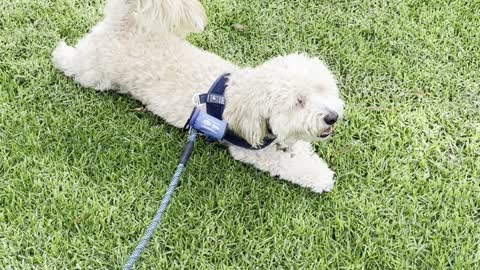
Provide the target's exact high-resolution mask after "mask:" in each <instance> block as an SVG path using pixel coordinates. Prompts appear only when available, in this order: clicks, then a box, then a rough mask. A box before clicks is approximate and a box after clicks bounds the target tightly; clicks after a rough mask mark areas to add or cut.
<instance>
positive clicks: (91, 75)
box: [52, 41, 112, 90]
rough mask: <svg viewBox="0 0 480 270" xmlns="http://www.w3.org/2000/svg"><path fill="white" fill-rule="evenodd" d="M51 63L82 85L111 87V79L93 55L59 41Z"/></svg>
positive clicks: (99, 87) (101, 87) (104, 88)
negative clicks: (100, 67)
mask: <svg viewBox="0 0 480 270" xmlns="http://www.w3.org/2000/svg"><path fill="white" fill-rule="evenodd" d="M52 59H53V65H54V66H55V67H56V68H57V69H59V70H61V71H63V73H65V75H67V76H69V77H73V78H74V79H75V81H77V82H78V83H80V84H81V85H82V86H84V87H91V88H94V89H97V90H108V89H110V88H111V87H112V83H111V81H110V80H109V79H108V78H107V77H106V76H105V74H103V72H102V71H101V70H100V69H99V68H98V65H96V63H95V62H96V59H95V55H92V54H90V53H88V52H85V51H84V50H82V48H79V47H78V45H77V47H75V48H74V47H70V46H68V45H67V44H65V42H63V41H60V42H59V43H58V45H57V47H56V48H55V50H54V51H53V53H52Z"/></svg>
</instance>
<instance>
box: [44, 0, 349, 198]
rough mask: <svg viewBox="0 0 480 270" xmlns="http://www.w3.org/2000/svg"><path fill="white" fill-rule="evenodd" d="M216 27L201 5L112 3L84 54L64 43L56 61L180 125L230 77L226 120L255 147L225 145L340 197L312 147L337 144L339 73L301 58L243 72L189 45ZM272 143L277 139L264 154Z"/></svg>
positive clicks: (167, 0)
mask: <svg viewBox="0 0 480 270" xmlns="http://www.w3.org/2000/svg"><path fill="white" fill-rule="evenodd" d="M206 24H207V17H206V13H205V10H204V8H203V6H202V4H201V3H200V2H198V1H197V0H108V1H107V3H106V6H105V9H104V18H103V20H102V21H100V22H99V23H98V24H97V25H96V26H95V27H94V28H93V29H92V30H91V31H90V32H89V33H88V34H87V35H85V36H84V37H83V38H82V39H81V40H80V41H79V42H78V43H77V45H76V46H75V47H71V46H68V45H67V44H66V43H65V42H63V41H60V42H59V43H58V45H57V47H56V48H55V49H54V51H53V53H52V60H53V64H54V66H55V67H56V68H57V69H59V70H60V71H62V72H63V73H64V74H65V75H66V76H69V77H72V78H73V79H74V80H75V81H76V82H78V83H80V84H81V85H82V86H84V87H88V88H94V89H96V90H99V91H105V90H116V91H118V92H120V93H124V94H129V95H130V96H132V97H133V98H135V99H137V100H139V101H140V102H142V103H143V104H144V105H145V108H146V109H147V110H149V111H151V112H152V113H154V114H156V115H158V116H160V117H161V118H163V119H164V120H165V121H166V122H168V123H169V124H171V125H173V126H175V127H178V128H182V127H184V124H185V122H186V121H187V120H188V119H189V116H190V112H191V110H192V108H193V106H194V104H193V103H192V97H193V96H195V94H196V93H198V92H206V91H207V90H208V89H209V88H210V86H211V85H212V84H213V83H214V82H215V80H216V79H217V78H218V77H219V76H220V75H221V74H224V73H228V74H229V76H228V83H227V84H226V86H225V87H226V89H225V96H224V97H225V100H226V104H225V108H224V112H223V120H224V121H225V122H227V123H228V128H229V130H230V131H231V132H232V133H233V134H235V135H236V136H238V137H240V138H241V139H243V140H244V141H245V142H247V143H248V144H249V145H250V146H251V147H250V148H245V147H240V146H237V145H234V144H231V143H228V142H225V145H226V146H227V147H228V149H229V152H230V154H231V155H232V157H233V158H234V159H236V160H239V161H242V162H245V163H248V164H251V165H253V166H255V167H256V168H258V169H260V170H263V171H266V172H268V173H270V174H271V175H272V176H277V177H279V178H281V179H284V180H287V181H290V182H292V183H295V184H298V185H300V186H303V187H306V188H309V189H310V190H312V191H313V192H317V193H322V192H327V191H331V190H332V188H333V186H334V172H333V171H332V170H330V169H329V168H328V166H327V164H326V163H325V162H324V161H323V160H322V159H321V158H320V157H318V155H317V154H316V153H315V152H314V150H313V148H312V145H311V144H312V143H314V142H319V141H325V140H327V139H329V138H330V137H331V136H332V134H333V125H334V124H335V123H336V122H337V121H339V120H340V119H341V118H342V116H343V109H344V101H343V100H342V99H341V98H340V96H339V90H338V87H337V82H336V80H335V78H334V76H333V75H332V73H331V71H330V70H329V69H328V67H327V66H326V65H325V64H324V63H323V62H322V61H321V60H320V59H318V58H315V57H310V56H307V55H305V54H298V53H294V54H289V55H285V56H278V57H275V58H272V59H270V60H268V61H266V62H264V63H263V64H260V65H258V66H255V67H239V66H237V65H235V64H233V63H231V62H229V61H226V60H224V59H222V58H221V57H219V56H217V55H215V54H213V53H210V52H207V51H204V50H202V49H200V48H197V47H195V46H193V45H191V44H190V43H189V42H188V41H187V40H186V39H185V38H186V37H187V35H188V34H190V33H200V32H202V31H203V30H204V28H205V26H206ZM267 136H270V137H273V138H274V141H273V143H271V144H270V145H268V146H267V147H264V148H262V142H263V141H264V139H265V138H266V137H267Z"/></svg>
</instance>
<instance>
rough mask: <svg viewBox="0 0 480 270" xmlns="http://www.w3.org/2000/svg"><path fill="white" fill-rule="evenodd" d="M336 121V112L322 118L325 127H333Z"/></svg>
mask: <svg viewBox="0 0 480 270" xmlns="http://www.w3.org/2000/svg"><path fill="white" fill-rule="evenodd" d="M337 120H338V113H336V112H329V113H328V114H327V115H326V116H325V117H324V118H323V121H325V123H327V125H333V124H335V122H337Z"/></svg>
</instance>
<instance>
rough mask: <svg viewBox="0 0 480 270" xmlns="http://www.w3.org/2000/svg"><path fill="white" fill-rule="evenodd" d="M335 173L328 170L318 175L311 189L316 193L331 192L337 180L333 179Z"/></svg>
mask: <svg viewBox="0 0 480 270" xmlns="http://www.w3.org/2000/svg"><path fill="white" fill-rule="evenodd" d="M333 176H334V172H333V171H331V170H330V169H328V171H324V172H322V173H321V174H319V175H317V177H316V179H315V181H313V182H312V185H311V186H310V189H311V190H312V191H313V192H316V193H323V192H330V191H332V190H333V186H334V184H335V180H334V178H333Z"/></svg>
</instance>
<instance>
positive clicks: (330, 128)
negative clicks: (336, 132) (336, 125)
mask: <svg viewBox="0 0 480 270" xmlns="http://www.w3.org/2000/svg"><path fill="white" fill-rule="evenodd" d="M332 133H333V128H332V127H328V128H327V129H325V130H324V131H323V133H322V134H320V135H319V137H320V138H322V139H324V138H327V137H328V136H330V135H332Z"/></svg>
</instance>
